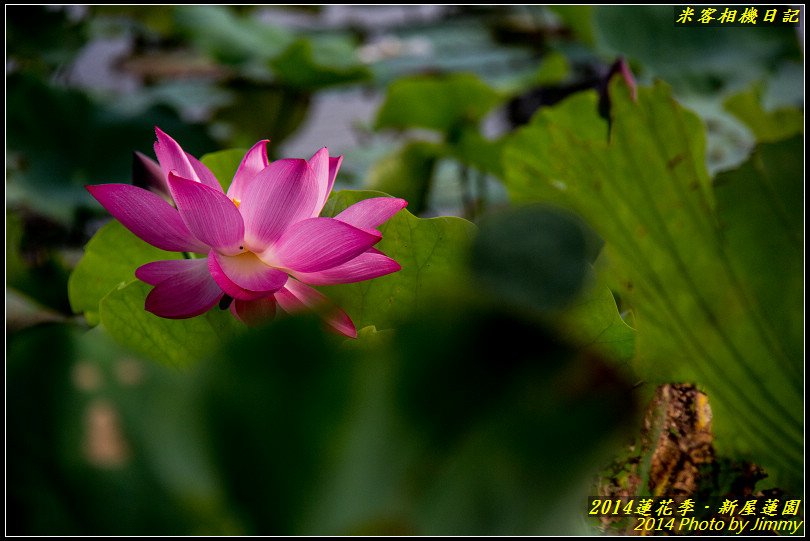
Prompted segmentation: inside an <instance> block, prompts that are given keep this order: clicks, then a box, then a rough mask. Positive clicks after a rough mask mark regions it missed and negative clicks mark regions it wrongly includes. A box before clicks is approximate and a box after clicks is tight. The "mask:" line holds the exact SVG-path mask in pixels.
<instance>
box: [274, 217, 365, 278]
mask: <svg viewBox="0 0 810 541" xmlns="http://www.w3.org/2000/svg"><path fill="white" fill-rule="evenodd" d="M379 240H380V236H379V235H375V234H372V233H370V232H368V231H364V230H362V229H358V228H356V227H353V226H351V225H349V224H347V223H344V222H341V221H338V220H334V219H332V218H308V219H306V220H302V221H300V222H298V223H296V224H294V225H292V226H291V227H290V228H289V229H287V231H285V232H284V234H283V235H282V236H281V238H279V239H278V242H276V243H275V244H274V245H273V246H271V247H270V248H268V249H267V251H265V252H263V253H261V254H259V257H260V258H262V260H263V261H265V262H266V263H267V264H269V265H271V266H274V267H282V268H287V269H292V270H295V271H298V272H316V271H321V270H325V269H330V268H332V267H335V266H337V265H340V264H342V263H346V262H347V261H349V260H351V259H354V258H355V257H357V256H358V255H360V254H362V253H363V252H365V251H366V250H368V249H369V248H371V246H372V245H374V244H376V243H377V242H379Z"/></svg>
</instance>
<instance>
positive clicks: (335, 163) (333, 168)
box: [323, 156, 343, 203]
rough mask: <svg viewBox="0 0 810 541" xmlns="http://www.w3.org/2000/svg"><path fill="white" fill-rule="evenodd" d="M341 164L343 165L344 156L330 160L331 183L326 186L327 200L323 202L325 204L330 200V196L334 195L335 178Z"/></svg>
mask: <svg viewBox="0 0 810 541" xmlns="http://www.w3.org/2000/svg"><path fill="white" fill-rule="evenodd" d="M341 163H343V156H338V157H337V158H329V182H328V183H327V184H326V198H325V199H324V200H323V202H324V203H326V199H329V194H330V193H332V187H333V186H334V185H335V177H337V174H338V171H339V170H340V164H341Z"/></svg>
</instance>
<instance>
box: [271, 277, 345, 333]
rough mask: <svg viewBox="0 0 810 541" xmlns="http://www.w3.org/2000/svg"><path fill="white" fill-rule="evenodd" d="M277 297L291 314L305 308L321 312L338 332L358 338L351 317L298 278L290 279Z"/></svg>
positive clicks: (282, 306) (284, 308)
mask: <svg viewBox="0 0 810 541" xmlns="http://www.w3.org/2000/svg"><path fill="white" fill-rule="evenodd" d="M275 297H276V301H278V305H279V306H281V308H282V309H283V310H284V311H285V312H287V313H289V314H295V313H299V312H302V311H305V310H315V311H318V312H321V314H322V315H323V317H324V319H326V322H327V323H329V325H331V326H332V327H333V328H334V329H336V330H337V331H338V332H340V333H341V334H344V335H346V336H348V337H349V338H357V329H355V327H354V323H352V320H351V318H350V317H349V316H348V315H347V314H346V312H344V311H343V310H341V309H340V308H338V307H337V306H335V305H334V304H333V303H331V302H330V301H329V299H327V298H326V297H325V296H323V294H321V293H320V292H319V291H316V290H315V289H312V288H311V287H309V286H306V285H304V284H302V283H301V282H298V281H296V280H288V281H287V284H286V285H285V286H284V287H283V288H281V289H280V290H278V291H277V292H276V294H275Z"/></svg>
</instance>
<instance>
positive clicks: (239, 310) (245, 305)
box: [231, 295, 276, 326]
mask: <svg viewBox="0 0 810 541" xmlns="http://www.w3.org/2000/svg"><path fill="white" fill-rule="evenodd" d="M231 313H232V314H233V317H235V318H236V319H238V320H239V321H241V322H242V323H244V324H245V325H249V326H255V325H258V324H260V323H263V322H264V321H268V320H271V319H273V318H274V317H275V316H276V300H275V299H274V298H273V296H272V295H271V296H269V297H264V298H261V299H256V300H254V301H243V300H239V299H236V300H234V301H233V303H231Z"/></svg>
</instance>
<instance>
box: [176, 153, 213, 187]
mask: <svg viewBox="0 0 810 541" xmlns="http://www.w3.org/2000/svg"><path fill="white" fill-rule="evenodd" d="M186 158H187V159H188V162H189V163H190V164H191V168H192V169H194V173H195V174H196V175H197V178H199V179H200V182H202V183H203V184H205V185H206V186H210V187H211V188H214V189H215V190H217V191H218V192H221V191H222V185H221V184H220V183H219V181H218V180H217V177H215V176H214V173H212V172H211V170H210V169H208V167H207V166H206V165H205V164H204V163H203V162H201V161H200V160H198V159H197V158H195V157H194V156H192V155H191V154H189V153H188V152H186ZM180 176H182V175H180ZM187 178H188V177H187Z"/></svg>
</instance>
